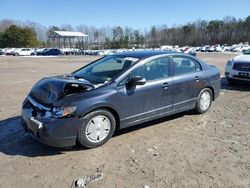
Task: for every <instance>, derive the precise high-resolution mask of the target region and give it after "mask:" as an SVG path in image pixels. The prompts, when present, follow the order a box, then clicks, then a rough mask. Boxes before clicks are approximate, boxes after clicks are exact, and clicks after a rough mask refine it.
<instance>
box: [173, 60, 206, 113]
mask: <svg viewBox="0 0 250 188" xmlns="http://www.w3.org/2000/svg"><path fill="white" fill-rule="evenodd" d="M171 60H172V61H171V70H172V74H173V96H174V97H173V109H174V110H180V111H181V110H185V109H190V108H194V107H195V104H196V100H197V96H198V93H199V91H200V90H201V89H202V88H203V87H204V85H205V84H204V80H203V73H202V67H201V65H200V63H199V62H198V61H196V60H195V59H193V58H191V57H188V56H182V55H174V56H172V58H171Z"/></svg>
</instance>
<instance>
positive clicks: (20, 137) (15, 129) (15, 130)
mask: <svg viewBox="0 0 250 188" xmlns="http://www.w3.org/2000/svg"><path fill="white" fill-rule="evenodd" d="M183 115H194V113H193V111H188V112H185V113H179V114H176V115H172V116H168V117H164V118H160V119H157V120H153V121H149V122H146V123H142V124H138V125H135V126H132V127H128V128H125V129H121V130H118V131H116V132H115V134H114V135H113V137H116V136H120V135H123V134H126V133H129V132H133V131H136V130H139V129H143V128H146V127H150V126H153V125H156V124H159V123H162V122H165V121H170V120H173V119H176V118H180V117H182V116H183ZM0 129H1V131H0V152H2V153H4V154H6V155H11V156H18V155H19V156H25V157H37V156H52V155H60V154H64V153H65V152H74V151H78V150H85V149H86V148H84V147H82V146H80V145H79V144H77V145H76V146H74V147H68V148H55V147H50V146H46V145H44V144H41V143H40V142H38V141H36V140H34V139H33V138H32V137H31V136H30V135H28V134H27V133H25V131H24V128H23V127H22V120H21V117H20V116H15V117H11V118H8V119H5V120H2V121H0Z"/></svg>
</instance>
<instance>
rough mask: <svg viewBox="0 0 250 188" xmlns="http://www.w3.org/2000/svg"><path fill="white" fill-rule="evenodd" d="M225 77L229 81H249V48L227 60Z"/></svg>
mask: <svg viewBox="0 0 250 188" xmlns="http://www.w3.org/2000/svg"><path fill="white" fill-rule="evenodd" d="M225 77H226V79H227V80H228V82H230V83H234V81H236V80H238V81H250V49H249V50H247V51H245V52H244V53H243V54H241V55H238V56H236V57H234V58H232V59H230V60H229V61H228V62H227V65H226V67H225Z"/></svg>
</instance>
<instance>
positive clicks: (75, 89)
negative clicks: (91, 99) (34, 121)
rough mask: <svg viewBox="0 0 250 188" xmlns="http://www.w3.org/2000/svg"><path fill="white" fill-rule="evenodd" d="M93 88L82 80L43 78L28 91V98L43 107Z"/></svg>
mask: <svg viewBox="0 0 250 188" xmlns="http://www.w3.org/2000/svg"><path fill="white" fill-rule="evenodd" d="M94 88H95V86H94V85H93V84H91V83H90V82H89V81H87V80H84V79H81V80H79V79H75V78H74V77H69V76H56V77H48V78H43V79H42V80H40V81H38V82H37V83H36V84H35V85H34V86H33V88H32V89H31V91H30V96H31V97H32V98H33V99H35V100H36V101H37V102H39V103H41V104H44V105H51V104H52V103H53V102H55V101H57V100H58V99H60V98H62V97H63V96H65V95H70V94H74V93H79V92H84V91H88V90H91V89H94Z"/></svg>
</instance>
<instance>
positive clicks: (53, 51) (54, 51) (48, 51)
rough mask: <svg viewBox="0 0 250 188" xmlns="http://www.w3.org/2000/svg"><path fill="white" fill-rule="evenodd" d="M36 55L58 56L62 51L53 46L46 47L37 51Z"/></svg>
mask: <svg viewBox="0 0 250 188" xmlns="http://www.w3.org/2000/svg"><path fill="white" fill-rule="evenodd" d="M36 55H43V56H51V55H54V56H57V55H62V52H61V50H60V49H58V48H51V49H44V50H43V51H40V52H37V53H36Z"/></svg>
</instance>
